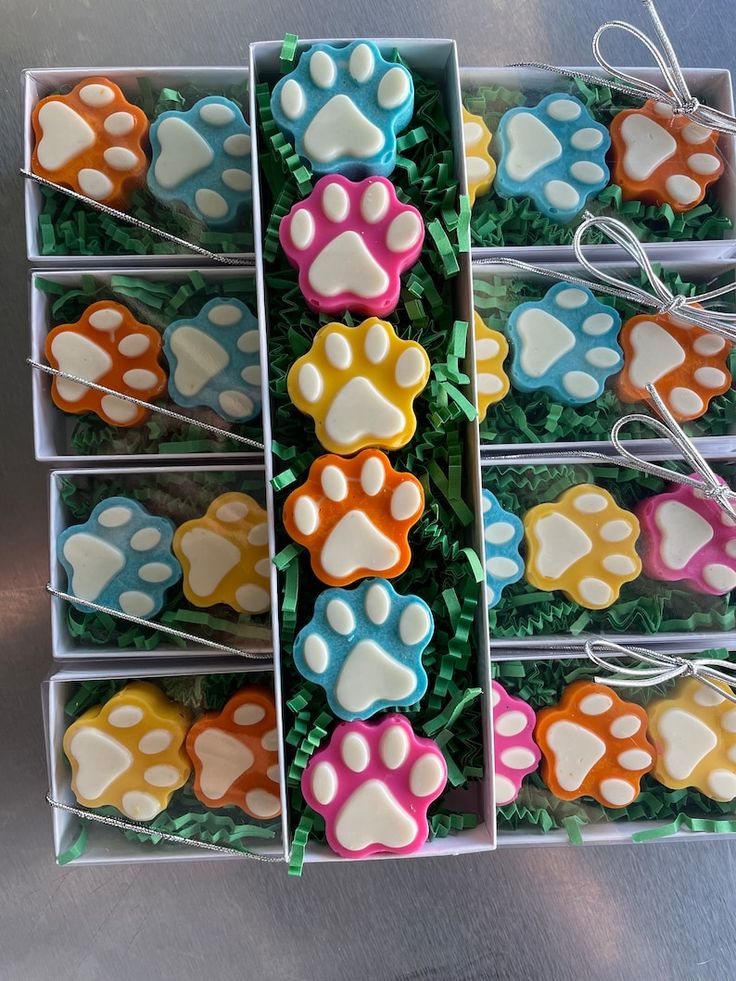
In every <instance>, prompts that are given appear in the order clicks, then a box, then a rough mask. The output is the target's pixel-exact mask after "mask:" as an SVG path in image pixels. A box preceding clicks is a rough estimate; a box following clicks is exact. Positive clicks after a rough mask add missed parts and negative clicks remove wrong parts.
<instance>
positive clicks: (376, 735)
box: [302, 714, 447, 858]
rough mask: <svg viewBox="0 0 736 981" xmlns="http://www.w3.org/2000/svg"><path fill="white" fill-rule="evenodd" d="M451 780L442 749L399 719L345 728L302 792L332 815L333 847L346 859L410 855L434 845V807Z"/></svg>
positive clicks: (321, 755) (328, 822) (315, 762)
mask: <svg viewBox="0 0 736 981" xmlns="http://www.w3.org/2000/svg"><path fill="white" fill-rule="evenodd" d="M446 782H447V766H446V764H445V760H444V757H443V756H442V753H441V752H440V749H439V747H438V746H437V744H436V743H435V742H434V741H433V740H431V739H424V738H421V737H420V736H416V735H415V734H414V730H413V729H412V727H411V724H410V723H409V722H408V721H407V719H405V718H404V716H403V715H397V714H393V715H388V716H385V717H384V718H383V719H381V721H380V722H377V723H368V722H343V723H342V724H341V725H338V727H337V728H336V729H335V731H334V733H333V734H332V738H331V739H330V741H329V743H328V745H327V746H326V748H325V749H323V750H321V751H320V752H318V753H316V754H315V755H314V756H313V758H312V760H311V761H310V763H309V765H308V766H307V768H306V770H305V771H304V773H303V775H302V793H303V794H304V799H305V800H306V802H307V803H308V804H309V806H310V807H312V808H313V809H314V810H315V811H317V812H318V813H319V814H321V815H322V816H323V817H324V819H325V828H326V832H327V841H328V842H329V845H330V848H332V850H333V851H335V852H337V854H338V855H342V857H343V858H365V857H366V856H367V855H372V854H373V853H374V852H392V853H393V854H395V855H406V854H409V853H410V852H415V851H418V849H420V848H421V847H422V845H423V844H424V842H425V841H426V840H427V835H428V832H429V828H428V824H427V808H428V807H429V805H430V804H431V803H432V801H433V800H435V799H436V798H437V797H438V796H439V795H440V794H441V793H442V790H443V788H444V786H445V783H446Z"/></svg>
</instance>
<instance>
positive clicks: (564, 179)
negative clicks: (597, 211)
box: [494, 93, 611, 224]
mask: <svg viewBox="0 0 736 981" xmlns="http://www.w3.org/2000/svg"><path fill="white" fill-rule="evenodd" d="M496 144H497V145H498V146H500V148H501V151H500V152H501V160H500V163H499V165H498V171H497V173H496V180H495V184H494V187H495V189H496V191H498V193H499V194H500V195H501V197H504V198H518V197H530V198H531V199H532V201H533V202H534V204H535V206H536V207H537V208H538V209H539V211H541V212H542V214H544V215H546V216H547V217H548V218H551V219H552V220H553V221H556V222H559V223H560V224H567V222H570V221H572V220H573V218H575V216H576V215H578V214H580V212H581V211H582V210H583V208H584V207H585V203H586V201H587V200H588V198H590V197H592V196H594V195H596V194H598V193H599V192H600V191H602V190H603V188H604V187H605V186H606V184H608V180H609V177H610V175H609V171H608V167H607V166H606V153H607V151H608V148H609V147H610V145H611V137H610V136H609V134H608V130H607V129H606V127H605V126H601V124H600V123H597V122H596V121H595V119H593V117H592V116H591V115H590V113H589V112H588V110H587V109H586V108H585V106H584V105H583V103H582V102H580V101H579V100H578V99H575V98H573V97H572V96H571V95H563V94H561V93H554V94H553V95H548V96H547V97H546V98H544V99H542V101H541V102H540V103H539V105H538V106H536V107H535V108H534V109H529V108H526V107H523V106H519V107H517V108H516V109H509V111H508V112H506V113H504V115H503V116H502V117H501V121H500V123H499V124H498V131H497V133H496Z"/></svg>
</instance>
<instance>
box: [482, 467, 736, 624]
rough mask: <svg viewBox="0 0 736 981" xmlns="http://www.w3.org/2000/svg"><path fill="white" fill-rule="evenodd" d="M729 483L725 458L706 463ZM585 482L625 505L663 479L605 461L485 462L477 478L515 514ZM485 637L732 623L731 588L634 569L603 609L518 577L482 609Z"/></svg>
mask: <svg viewBox="0 0 736 981" xmlns="http://www.w3.org/2000/svg"><path fill="white" fill-rule="evenodd" d="M664 465H665V466H667V467H669V468H670V469H674V470H680V471H683V472H686V471H687V468H686V466H684V465H683V464H682V463H671V462H665V463H664ZM713 469H714V470H715V471H716V472H717V473H718V474H720V475H721V476H722V477H724V478H725V479H726V480H727V481H728V483H729V484H733V482H734V475H735V471H736V468H735V467H734V465H733V464H713ZM584 483H592V484H595V485H596V486H598V487H602V488H604V489H605V490H607V491H609V492H610V493H611V494H612V496H613V498H614V500H615V501H616V502H617V503H618V504H619V505H620V506H621V507H623V508H625V509H627V510H629V511H631V510H633V509H634V507H635V506H636V504H637V503H639V502H640V501H643V500H644V499H645V498H647V497H652V496H653V495H655V494H660V493H662V492H663V491H664V490H665V489H667V487H668V484H667V482H666V481H664V480H662V479H661V478H659V477H653V476H650V475H645V474H642V473H639V472H638V471H637V470H630V469H628V468H617V467H615V466H606V465H581V464H576V465H565V464H553V465H550V466H536V467H532V466H522V467H505V466H504V467H485V468H484V469H483V484H484V486H485V487H487V488H488V490H490V491H491V492H492V493H494V494H495V495H496V497H497V498H498V500H499V502H500V503H501V506H502V507H504V508H506V509H507V510H508V511H511V512H512V513H513V514H516V515H518V516H519V517H520V518H522V519H523V517H524V515H525V514H526V512H527V511H528V510H529V509H530V508H532V507H534V505H536V504H541V503H543V502H546V501H555V500H557V498H558V497H559V496H560V495H561V494H562V493H563V491H565V490H567V488H568V487H572V486H574V485H575V484H584ZM488 620H489V624H490V629H491V640H492V642H493V641H494V640H495V641H503V639H504V638H523V637H543V636H549V635H555V634H570V636H571V638H575V637H579V636H580V635H581V634H587V633H594V634H596V633H613V634H658V633H669V632H675V633H677V632H681V633H691V632H692V631H694V630H715V631H718V630H724V631H725V630H734V629H736V603H735V602H734V596H733V594H728V595H726V596H706V595H705V594H698V593H695V592H694V591H693V590H690V589H687V588H686V587H684V586H681V585H679V584H678V583H665V582H657V581H655V580H653V579H649V578H648V577H647V576H645V575H640V576H639V578H638V579H635V580H634V581H633V582H630V583H626V584H625V585H624V586H623V587H622V589H621V594H620V597H619V599H618V600H617V601H616V602H615V603H613V604H612V605H611V606H609V607H608V608H607V609H605V610H587V609H585V608H583V607H582V606H578V604H577V603H574V602H572V601H571V600H568V599H567V598H566V597H565V596H564V595H563V593H561V592H559V591H554V592H544V591H542V590H538V589H536V588H535V587H534V586H531V585H529V584H528V583H527V582H526V581H525V580H524V579H521V580H520V581H519V582H518V583H514V584H513V585H511V586H508V587H507V588H506V589H505V590H504V592H503V596H502V597H501V600H500V602H499V603H498V605H497V606H495V607H494V608H493V609H491V610H489V611H488Z"/></svg>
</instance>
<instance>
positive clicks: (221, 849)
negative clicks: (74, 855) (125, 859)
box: [46, 794, 284, 863]
mask: <svg viewBox="0 0 736 981" xmlns="http://www.w3.org/2000/svg"><path fill="white" fill-rule="evenodd" d="M46 803H47V804H49V806H50V807H53V808H55V809H56V810H57V811H65V812H66V813H67V814H73V815H74V816H75V817H78V818H81V819H82V820H83V821H94V822H95V823H97V824H107V825H108V826H109V827H111V828H118V829H119V830H120V831H132V832H134V833H135V834H139V835H148V836H149V837H150V838H160V839H161V840H162V841H171V842H173V843H174V844H176V845H191V846H192V847H193V848H201V849H203V850H204V851H208V852H218V853H219V854H220V855H232V856H234V857H235V858H251V859H253V860H254V861H256V862H280V863H281V862H283V861H284V859H283V858H281V857H280V856H278V855H259V854H258V852H241V851H240V850H239V849H237V848H228V847H227V846H226V845H215V844H213V843H212V842H209V841H198V840H197V839H195V838H182V837H181V836H180V835H172V834H168V832H166V831H157V830H156V829H155V828H147V827H146V826H145V825H143V824H134V823H133V822H132V821H122V820H120V819H119V818H114V817H106V816H105V815H104V814H95V813H94V812H93V811H85V810H83V809H82V808H81V807H72V805H71V804H62V802H61V801H60V800H54V798H53V797H52V796H51V794H46Z"/></svg>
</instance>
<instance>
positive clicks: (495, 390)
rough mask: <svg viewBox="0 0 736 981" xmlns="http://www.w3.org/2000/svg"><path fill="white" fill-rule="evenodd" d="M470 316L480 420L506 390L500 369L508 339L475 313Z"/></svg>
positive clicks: (506, 382)
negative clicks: (473, 339) (473, 337)
mask: <svg viewBox="0 0 736 981" xmlns="http://www.w3.org/2000/svg"><path fill="white" fill-rule="evenodd" d="M473 316H474V324H475V378H476V382H475V384H476V389H477V393H478V419H479V420H480V422H483V420H484V419H485V417H486V413H487V412H488V406H489V405H493V404H494V403H495V402H500V401H501V399H502V398H504V396H505V395H506V394H507V393H508V390H509V379H508V375H507V374H506V372H505V371H504V370H503V363H504V361H505V360H506V355H507V354H508V353H509V342H508V341H507V340H506V338H505V337H504V336H503V334H501V333H499V331H497V330H491V328H490V327H486V325H485V324H484V323H483V321H482V320H481V318H480V315H479V314H478V313H477V312H476V313H474V315H473Z"/></svg>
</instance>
